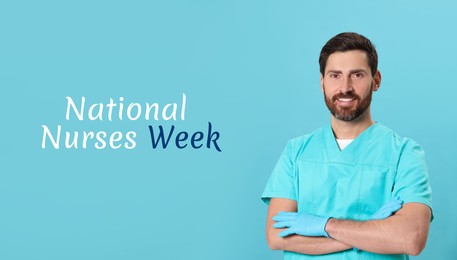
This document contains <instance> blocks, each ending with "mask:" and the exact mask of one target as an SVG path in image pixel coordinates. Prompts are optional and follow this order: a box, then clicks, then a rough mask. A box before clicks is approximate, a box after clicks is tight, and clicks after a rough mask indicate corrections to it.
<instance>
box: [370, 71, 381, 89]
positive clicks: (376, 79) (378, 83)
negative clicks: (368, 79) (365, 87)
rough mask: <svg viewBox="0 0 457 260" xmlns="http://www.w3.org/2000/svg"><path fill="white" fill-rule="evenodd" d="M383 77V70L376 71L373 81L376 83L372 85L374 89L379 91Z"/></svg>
mask: <svg viewBox="0 0 457 260" xmlns="http://www.w3.org/2000/svg"><path fill="white" fill-rule="evenodd" d="M381 79H382V76H381V72H380V71H379V70H378V71H376V73H375V74H374V77H373V81H374V85H373V87H372V90H373V91H378V89H379V87H381Z"/></svg>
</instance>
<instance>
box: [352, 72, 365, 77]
mask: <svg viewBox="0 0 457 260" xmlns="http://www.w3.org/2000/svg"><path fill="white" fill-rule="evenodd" d="M353 76H354V78H361V77H363V74H362V73H354V75H353Z"/></svg>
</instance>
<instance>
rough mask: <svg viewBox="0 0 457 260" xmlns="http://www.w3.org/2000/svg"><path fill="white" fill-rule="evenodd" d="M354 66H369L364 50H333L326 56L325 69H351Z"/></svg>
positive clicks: (365, 67) (364, 67)
mask: <svg viewBox="0 0 457 260" xmlns="http://www.w3.org/2000/svg"><path fill="white" fill-rule="evenodd" d="M355 68H359V69H362V68H363V69H367V68H368V69H369V68H370V66H369V64H368V56H367V53H366V52H364V51H361V50H352V51H345V52H334V53H332V54H330V56H329V57H328V60H327V66H326V68H325V70H326V71H329V70H353V69H355Z"/></svg>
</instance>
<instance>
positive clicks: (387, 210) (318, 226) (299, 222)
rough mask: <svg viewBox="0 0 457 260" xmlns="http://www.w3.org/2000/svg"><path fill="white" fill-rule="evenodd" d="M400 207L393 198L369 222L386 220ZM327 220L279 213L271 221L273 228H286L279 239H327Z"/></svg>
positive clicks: (398, 199)
mask: <svg viewBox="0 0 457 260" xmlns="http://www.w3.org/2000/svg"><path fill="white" fill-rule="evenodd" d="M402 205H403V200H401V199H400V198H399V197H394V198H392V199H391V200H390V201H389V202H387V203H386V204H384V205H383V206H382V207H381V208H380V209H379V210H378V211H376V212H375V213H374V214H373V215H371V216H370V219H369V220H380V219H385V218H388V217H390V216H391V215H392V214H393V213H395V212H397V211H398V210H399V209H401V207H402ZM329 219H330V218H329V217H320V216H316V215H312V214H308V213H305V212H300V213H298V212H279V213H278V215H276V216H274V217H273V220H274V221H276V223H275V224H274V225H273V227H274V228H287V229H286V230H284V231H282V232H281V233H279V236H280V237H286V236H289V235H292V234H297V235H301V236H310V237H322V236H325V237H329V236H328V234H327V232H326V231H325V225H326V224H327V222H328V220H329Z"/></svg>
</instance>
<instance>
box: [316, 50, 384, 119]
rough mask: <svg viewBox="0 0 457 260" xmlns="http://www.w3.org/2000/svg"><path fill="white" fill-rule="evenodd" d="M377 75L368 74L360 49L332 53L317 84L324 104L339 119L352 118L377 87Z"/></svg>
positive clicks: (360, 110) (364, 57) (360, 112)
mask: <svg viewBox="0 0 457 260" xmlns="http://www.w3.org/2000/svg"><path fill="white" fill-rule="evenodd" d="M380 82H381V75H380V73H379V72H376V74H375V76H374V77H373V76H372V75H371V69H370V66H369V65H368V57H367V55H366V53H365V52H364V51H359V50H353V51H346V52H335V53H333V54H331V55H330V56H329V57H328V60H327V66H326V67H325V72H324V75H323V76H322V75H321V87H322V91H323V93H324V98H325V104H326V105H327V107H328V109H329V110H330V112H331V113H332V115H333V116H334V117H335V118H336V119H339V120H343V121H352V120H354V119H356V118H358V117H359V116H360V115H362V114H363V113H364V112H365V111H366V110H367V109H368V108H369V107H370V103H371V96H372V91H376V90H377V89H378V88H379V84H380Z"/></svg>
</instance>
